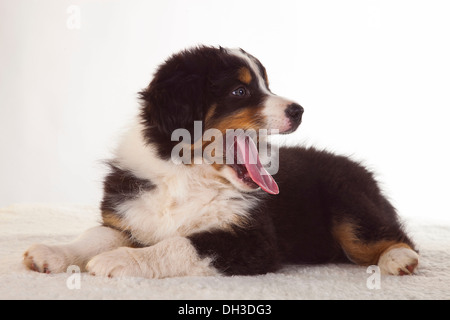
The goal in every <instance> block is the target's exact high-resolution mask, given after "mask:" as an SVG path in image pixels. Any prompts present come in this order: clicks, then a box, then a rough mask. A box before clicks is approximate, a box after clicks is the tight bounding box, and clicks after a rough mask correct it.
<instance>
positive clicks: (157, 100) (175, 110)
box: [140, 62, 207, 136]
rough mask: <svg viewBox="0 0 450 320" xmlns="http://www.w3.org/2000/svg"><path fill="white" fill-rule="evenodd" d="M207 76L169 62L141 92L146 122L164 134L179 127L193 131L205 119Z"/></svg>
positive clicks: (168, 134)
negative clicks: (195, 124) (196, 124)
mask: <svg viewBox="0 0 450 320" xmlns="http://www.w3.org/2000/svg"><path fill="white" fill-rule="evenodd" d="M205 78H206V77H205V76H204V75H202V74H200V73H198V72H197V73H194V72H192V71H190V70H187V68H185V67H183V66H182V65H180V64H177V65H175V66H171V63H169V62H166V64H165V65H163V66H162V67H161V68H160V69H159V70H158V71H157V73H156V74H155V77H154V79H153V80H152V82H151V83H150V85H149V86H148V87H147V88H146V89H145V90H143V91H142V92H140V97H141V99H142V100H143V102H144V105H143V108H144V109H143V116H144V121H146V122H147V123H148V124H150V125H151V126H152V127H155V128H157V129H158V130H159V132H160V133H162V134H163V135H165V136H171V134H172V132H173V131H174V130H176V129H180V128H181V129H187V130H188V131H189V132H190V134H191V136H193V134H194V121H197V120H199V121H202V120H203V113H204V110H205V108H206V104H207V101H206V100H207V97H206V96H207V90H206V87H205V86H206V83H205V82H206V81H205Z"/></svg>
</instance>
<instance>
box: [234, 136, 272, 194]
mask: <svg viewBox="0 0 450 320" xmlns="http://www.w3.org/2000/svg"><path fill="white" fill-rule="evenodd" d="M231 149H232V150H233V157H234V158H233V159H234V161H233V163H232V164H229V166H230V167H231V168H232V169H233V170H234V171H235V172H236V176H237V178H238V179H239V180H241V182H242V183H243V184H245V185H247V186H248V187H250V188H252V189H257V188H258V187H261V189H263V190H264V191H265V192H267V193H270V194H278V193H279V189H278V185H277V183H276V182H275V179H274V178H273V177H272V176H271V175H270V174H269V173H268V172H267V170H266V169H265V168H264V167H263V165H262V164H261V161H260V159H259V153H258V149H257V147H256V144H255V142H254V141H253V139H252V138H251V137H249V136H238V137H234V143H233V144H232V146H230V148H229V149H228V151H230V150H231ZM228 156H229V154H227V157H228Z"/></svg>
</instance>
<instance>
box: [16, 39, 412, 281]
mask: <svg viewBox="0 0 450 320" xmlns="http://www.w3.org/2000/svg"><path fill="white" fill-rule="evenodd" d="M287 72H289V71H287ZM237 89H239V90H238V91H236V90H237ZM242 89H243V90H242ZM141 98H142V108H141V113H140V116H139V118H138V119H137V120H136V122H135V123H134V125H133V126H132V127H131V128H130V129H129V131H128V132H127V133H126V134H125V135H124V136H123V138H122V141H120V143H119V145H118V147H117V149H116V151H115V155H114V157H113V159H112V160H111V161H110V162H109V166H110V169H111V170H110V174H109V175H108V176H107V177H106V178H105V182H104V198H103V201H102V203H101V210H102V217H103V224H102V225H101V226H98V227H95V228H92V229H90V230H87V231H86V232H85V233H84V234H83V235H81V236H80V237H79V238H78V239H76V240H75V241H74V242H72V243H69V244H62V245H56V246H49V245H44V244H35V245H33V246H31V247H30V248H29V249H28V250H27V252H26V253H25V255H24V263H25V265H26V266H27V267H28V268H30V269H32V270H34V271H38V272H44V273H58V272H65V271H66V268H67V267H68V266H69V265H73V264H75V265H78V266H80V267H81V269H82V270H87V271H88V272H89V273H91V274H93V275H96V276H109V277H120V276H135V277H146V278H164V277H177V276H194V275H253V274H264V273H267V272H273V271H276V270H278V269H279V268H280V267H281V266H282V265H283V264H286V263H290V264H292V263H298V264H304V263H327V262H353V263H357V264H360V265H370V264H378V265H379V267H380V268H381V270H382V272H383V273H387V274H394V275H399V274H400V275H402V274H411V273H413V272H414V271H415V268H416V266H417V264H418V257H419V256H418V254H417V252H416V250H415V249H414V244H413V243H412V241H411V240H410V239H409V238H408V236H407V235H406V234H405V232H404V231H403V229H402V226H401V224H400V223H399V221H398V218H397V214H396V212H395V209H394V208H393V207H392V205H391V204H390V203H389V201H388V200H387V199H386V198H385V197H384V196H383V195H382V193H381V191H380V189H379V188H378V186H377V183H376V182H375V180H374V179H373V177H372V174H371V173H370V172H368V171H367V170H366V169H365V168H364V167H362V166H360V165H359V164H357V163H354V162H353V161H351V160H349V159H348V158H346V157H341V156H336V155H333V154H331V153H328V152H325V151H317V150H315V149H313V148H309V149H305V148H300V147H297V148H281V149H280V153H279V162H280V163H279V166H280V170H279V172H278V173H277V174H276V175H274V178H275V180H276V181H277V183H278V185H279V189H280V193H279V194H278V195H270V194H267V193H265V192H264V191H262V190H261V189H259V188H257V186H256V187H255V185H254V184H252V183H248V181H247V182H246V181H244V180H243V179H241V177H240V176H239V175H238V174H237V172H236V168H235V167H233V166H229V165H211V164H206V163H203V164H196V165H179V164H175V163H173V162H172V161H171V159H170V151H171V150H172V148H173V146H174V144H175V142H173V141H171V138H170V137H171V133H172V132H173V130H175V129H177V128H185V129H187V130H190V132H192V130H193V127H192V125H193V122H194V121H195V120H200V121H203V123H204V129H207V128H208V127H215V128H220V129H221V130H224V129H225V128H230V129H239V128H242V129H277V130H279V132H280V133H290V132H292V131H294V130H295V129H296V128H297V127H298V125H299V124H300V122H301V119H302V113H303V108H302V107H301V106H300V105H298V104H296V103H295V102H293V101H291V100H289V99H285V98H282V97H279V96H277V95H275V94H273V93H272V92H271V91H270V89H269V83H268V79H267V74H266V71H265V69H264V67H263V66H262V64H261V63H260V62H259V61H258V60H257V59H256V58H254V57H253V56H251V55H249V54H248V53H246V52H245V51H243V50H241V49H225V48H212V47H197V48H193V49H191V50H185V51H182V52H180V53H178V54H175V55H173V56H172V57H170V58H169V59H168V60H167V61H166V62H165V63H164V64H162V65H161V66H160V68H159V69H158V70H157V72H156V73H155V76H154V78H153V80H152V82H151V83H150V85H149V86H148V87H147V88H146V89H145V90H143V91H142V92H141Z"/></svg>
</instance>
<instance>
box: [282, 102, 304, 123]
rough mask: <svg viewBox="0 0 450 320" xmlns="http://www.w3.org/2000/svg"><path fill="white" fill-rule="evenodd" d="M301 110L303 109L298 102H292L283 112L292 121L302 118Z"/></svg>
mask: <svg viewBox="0 0 450 320" xmlns="http://www.w3.org/2000/svg"><path fill="white" fill-rule="evenodd" d="M303 111H305V110H304V109H303V107H302V106H301V105H299V104H298V103H293V104H290V105H289V106H288V107H287V108H286V110H285V111H284V112H285V113H286V116H287V117H288V118H289V119H291V120H292V121H294V122H299V121H300V119H301V118H302V114H303Z"/></svg>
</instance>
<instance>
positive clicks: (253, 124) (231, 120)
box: [212, 107, 266, 134]
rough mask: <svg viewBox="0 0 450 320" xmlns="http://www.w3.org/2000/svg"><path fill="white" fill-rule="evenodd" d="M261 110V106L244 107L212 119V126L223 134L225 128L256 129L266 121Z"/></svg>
mask: <svg viewBox="0 0 450 320" xmlns="http://www.w3.org/2000/svg"><path fill="white" fill-rule="evenodd" d="M261 110H262V107H254V108H245V109H243V110H241V111H238V112H236V113H234V114H233V115H230V116H227V117H225V118H223V119H220V120H216V121H214V123H212V127H213V128H216V129H218V130H220V131H221V132H222V133H223V134H225V133H226V130H227V129H243V130H248V129H254V130H258V129H260V128H261V127H263V126H264V125H265V122H266V121H265V117H264V116H263V115H262V113H261Z"/></svg>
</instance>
